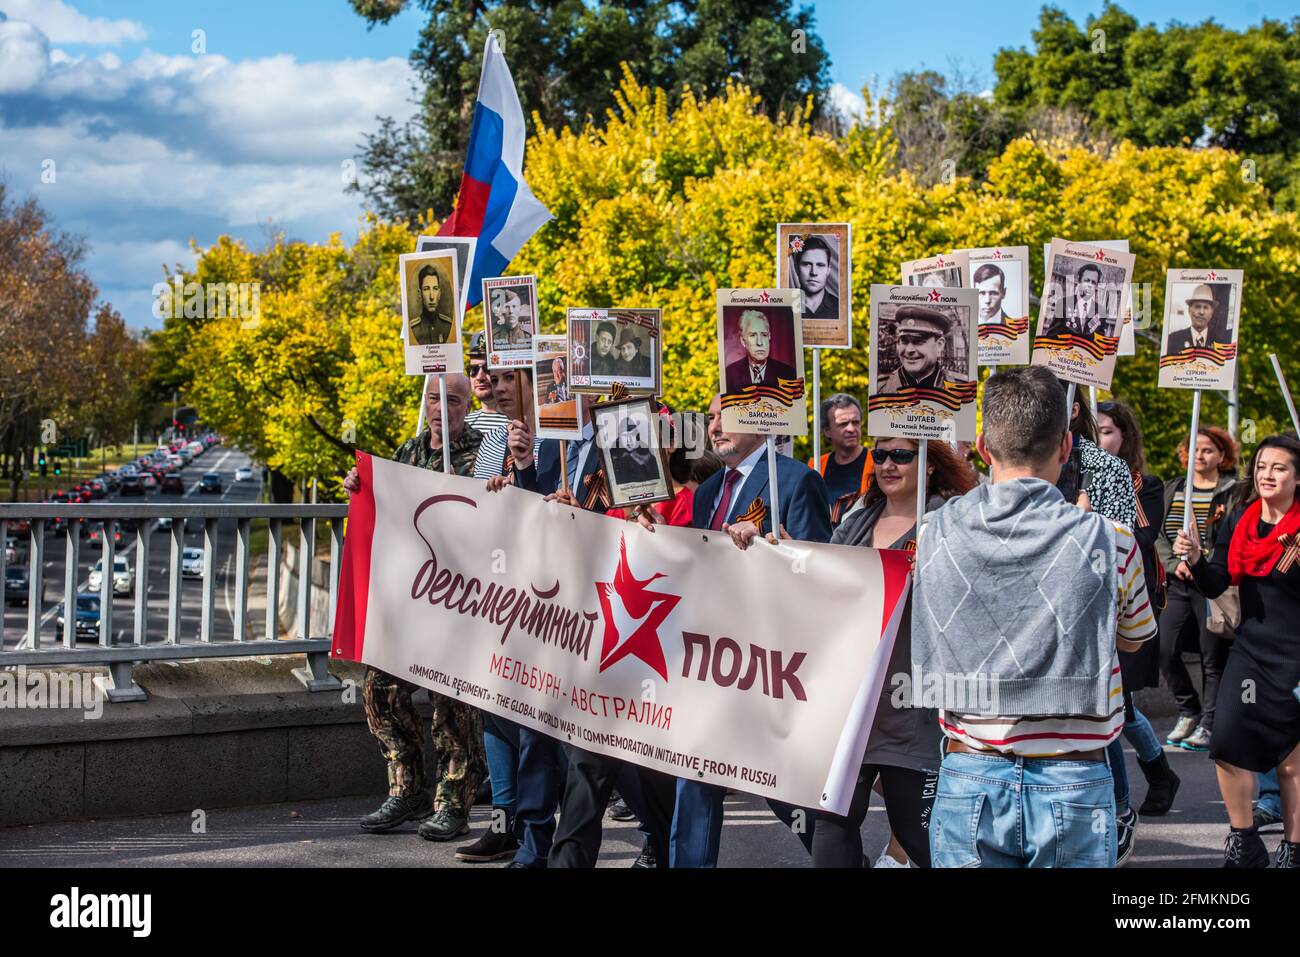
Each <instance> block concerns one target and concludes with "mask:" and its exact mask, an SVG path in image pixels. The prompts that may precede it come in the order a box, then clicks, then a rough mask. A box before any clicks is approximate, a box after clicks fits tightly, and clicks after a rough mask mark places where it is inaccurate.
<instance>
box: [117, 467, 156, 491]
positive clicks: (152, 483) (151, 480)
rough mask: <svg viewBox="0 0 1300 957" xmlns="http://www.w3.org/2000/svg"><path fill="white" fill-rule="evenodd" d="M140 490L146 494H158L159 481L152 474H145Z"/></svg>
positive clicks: (142, 477) (141, 480)
mask: <svg viewBox="0 0 1300 957" xmlns="http://www.w3.org/2000/svg"><path fill="white" fill-rule="evenodd" d="M140 488H141V489H143V490H144V491H145V492H156V491H158V479H157V478H156V477H155V476H154V474H153V473H152V472H145V473H144V474H143V475H141V476H140ZM123 494H126V493H123Z"/></svg>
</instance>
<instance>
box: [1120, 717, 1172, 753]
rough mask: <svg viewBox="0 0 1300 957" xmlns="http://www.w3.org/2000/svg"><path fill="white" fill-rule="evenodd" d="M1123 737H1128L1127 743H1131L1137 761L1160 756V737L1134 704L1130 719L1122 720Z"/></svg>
mask: <svg viewBox="0 0 1300 957" xmlns="http://www.w3.org/2000/svg"><path fill="white" fill-rule="evenodd" d="M1124 737H1125V738H1127V739H1128V743H1129V744H1131V745H1133V750H1134V751H1136V752H1137V756H1138V760H1139V761H1144V762H1147V763H1150V762H1152V761H1154V760H1155V759H1156V758H1158V757H1160V752H1161V751H1163V750H1164V748H1162V747H1161V746H1160V739H1159V738H1157V737H1156V732H1155V730H1154V729H1153V728H1152V727H1151V722H1150V721H1148V720H1147V716H1146V715H1144V714H1143V713H1142V712H1141V711H1139V710H1138V709H1137V706H1136V705H1134V707H1133V718H1132V720H1127V719H1126V720H1125V721H1124Z"/></svg>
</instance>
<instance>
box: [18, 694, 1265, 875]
mask: <svg viewBox="0 0 1300 957" xmlns="http://www.w3.org/2000/svg"><path fill="white" fill-rule="evenodd" d="M1154 723H1155V725H1156V732H1157V733H1158V734H1160V735H1161V736H1163V735H1164V734H1165V733H1167V732H1168V730H1169V726H1170V725H1171V724H1172V718H1169V719H1163V720H1156V721H1155V722H1154ZM1166 751H1167V752H1168V753H1169V757H1170V762H1171V764H1172V765H1173V767H1174V770H1175V771H1176V772H1177V773H1178V774H1179V775H1180V776H1181V777H1182V779H1183V784H1182V788H1181V790H1180V791H1179V793H1178V799H1177V801H1176V803H1175V805H1174V808H1173V810H1172V811H1171V812H1170V814H1169V815H1168V816H1166V817H1164V818H1150V819H1144V820H1143V821H1142V823H1141V824H1140V825H1139V829H1138V841H1137V847H1136V850H1135V853H1134V857H1133V859H1132V860H1131V861H1130V862H1129V864H1128V866H1129V867H1218V866H1219V865H1220V864H1221V863H1222V848H1223V838H1224V835H1225V834H1226V832H1227V823H1226V815H1225V812H1224V808H1223V802H1222V801H1221V800H1220V798H1219V794H1218V788H1217V785H1216V784H1215V780H1214V769H1213V764H1212V762H1211V761H1210V760H1209V758H1208V757H1207V756H1206V755H1205V754H1203V753H1199V754H1198V753H1193V752H1188V751H1181V750H1177V749H1173V748H1167V749H1166ZM1127 759H1128V760H1127V764H1128V768H1129V778H1130V784H1131V787H1132V792H1133V800H1134V802H1135V803H1136V804H1140V803H1141V800H1142V796H1143V795H1144V794H1145V793H1146V783H1145V781H1144V780H1143V778H1142V775H1141V772H1140V771H1139V769H1138V766H1137V763H1136V760H1135V758H1134V756H1133V753H1132V751H1131V750H1129V751H1128V753H1127ZM375 760H376V761H378V760H379V756H378V754H377V753H376V757H375ZM382 799H383V795H380V794H376V795H374V796H371V797H359V798H342V799H334V800H325V801H302V802H295V803H287V804H276V805H269V806H264V807H255V808H235V809H225V810H211V811H205V812H204V813H203V814H202V815H198V814H195V813H189V814H167V815H160V816H155V817H138V818H125V819H118V820H105V821H84V822H72V823H63V824H45V825H34V826H29V827H15V828H7V829H0V867H33V866H46V867H51V866H52V867H65V866H72V867H159V866H165V867H283V866H297V867H479V868H484V867H499V866H504V864H478V865H467V864H461V863H458V862H456V861H455V860H454V859H453V854H454V852H455V848H456V847H457V846H458V845H459V844H460V843H462V842H468V841H470V840H474V839H476V838H477V837H478V836H479V834H481V833H482V832H483V830H484V829H485V828H486V827H487V826H488V822H489V816H490V810H489V809H488V808H486V807H479V808H476V809H475V810H474V812H473V816H472V819H471V826H472V831H471V833H470V834H469V835H468V836H467V837H465V838H464V839H462V840H458V841H455V842H451V843H447V844H436V843H430V842H427V841H424V840H422V839H420V838H419V837H417V836H416V834H415V825H414V824H407V825H403V826H402V827H401V828H399V829H398V830H396V831H393V832H390V833H388V834H364V833H362V832H361V831H359V830H358V828H357V821H358V819H360V818H361V817H362V816H363V815H364V814H367V813H369V812H370V811H372V810H374V809H375V808H376V807H377V806H378V805H379V803H380V802H381V801H382ZM196 810H201V809H196ZM200 821H201V823H202V825H203V828H202V829H201V830H200V829H199V827H198V824H199V823H200ZM725 822H726V823H725V826H724V830H723V836H722V852H721V858H720V864H721V865H722V866H724V867H807V866H808V865H809V861H808V857H807V855H806V854H805V853H804V851H803V848H802V846H801V845H800V844H799V842H798V840H797V839H796V837H795V836H794V835H793V834H791V833H790V832H789V831H788V830H786V828H785V827H783V826H782V825H781V824H780V823H779V822H778V821H777V820H776V818H775V817H773V815H772V812H771V811H770V810H769V809H768V807H767V804H766V802H764V801H762V800H761V799H759V798H755V797H752V796H750V795H746V794H735V795H732V796H730V797H728V798H727V805H726V818H725ZM196 831H199V832H198V833H196ZM862 833H863V844H864V848H865V850H866V851H867V853H868V854H869V855H870V856H871V857H872V858H874V857H875V856H876V855H877V854H878V853H879V852H880V850H881V849H882V847H883V846H884V844H885V841H886V840H887V836H888V823H887V820H886V816H885V812H884V809H883V807H882V806H880V805H879V803H878V801H877V803H876V805H875V806H873V807H872V809H871V811H870V812H869V813H868V815H867V820H866V823H865V824H864V825H863V829H862ZM1280 839H1281V835H1280V834H1279V833H1277V832H1273V833H1266V834H1265V835H1264V840H1265V843H1266V844H1267V845H1268V847H1269V851H1270V853H1271V852H1274V851H1276V848H1277V844H1278V841H1279V840H1280ZM640 846H641V842H640V835H639V834H638V832H637V831H636V829H635V824H631V823H618V822H615V821H612V820H610V819H608V818H607V819H606V821H605V837H604V845H603V847H602V852H601V859H600V866H602V867H627V866H629V865H630V864H631V863H632V861H633V860H634V859H635V858H636V856H637V853H638V852H639V850H640Z"/></svg>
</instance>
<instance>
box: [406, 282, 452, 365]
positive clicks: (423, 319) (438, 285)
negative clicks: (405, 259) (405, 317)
mask: <svg viewBox="0 0 1300 957" xmlns="http://www.w3.org/2000/svg"><path fill="white" fill-rule="evenodd" d="M415 282H416V285H417V286H419V288H420V314H419V315H418V316H413V317H411V340H410V341H411V343H412V344H414V345H421V346H436V345H441V344H442V343H444V342H446V341H447V339H448V338H449V337H450V336H451V329H452V321H451V317H450V316H448V315H446V314H444V313H442V312H440V311H439V309H438V306H439V304H440V303H441V302H442V277H441V276H439V275H438V270H437V269H435V268H434V266H433V264H432V263H430V264H429V265H427V266H423V267H421V269H420V271H419V272H418V273H417V274H416V276H415Z"/></svg>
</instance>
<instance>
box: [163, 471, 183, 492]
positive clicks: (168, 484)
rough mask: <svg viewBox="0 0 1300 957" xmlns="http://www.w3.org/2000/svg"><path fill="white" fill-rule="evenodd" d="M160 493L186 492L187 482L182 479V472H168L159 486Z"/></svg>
mask: <svg viewBox="0 0 1300 957" xmlns="http://www.w3.org/2000/svg"><path fill="white" fill-rule="evenodd" d="M158 490H159V491H160V492H180V493H182V494H184V492H185V482H184V481H183V480H182V479H181V473H180V472H168V473H167V474H166V475H164V476H163V478H162V483H161V484H160V485H159V486H158Z"/></svg>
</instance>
